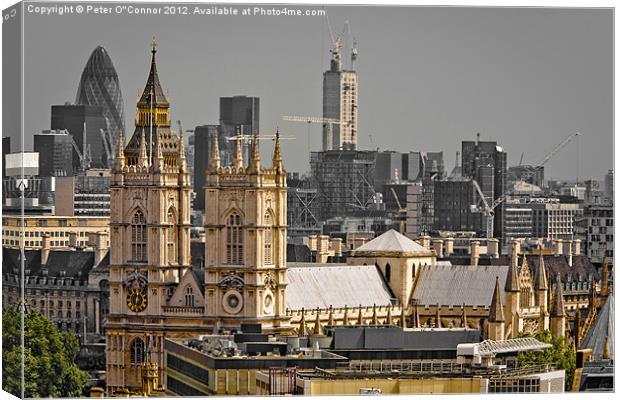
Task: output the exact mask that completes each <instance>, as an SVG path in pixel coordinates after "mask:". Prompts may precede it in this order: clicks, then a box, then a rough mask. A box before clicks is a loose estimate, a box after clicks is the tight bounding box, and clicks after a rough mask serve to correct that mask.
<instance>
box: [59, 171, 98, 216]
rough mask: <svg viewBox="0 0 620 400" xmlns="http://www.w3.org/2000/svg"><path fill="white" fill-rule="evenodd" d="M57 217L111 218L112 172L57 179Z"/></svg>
mask: <svg viewBox="0 0 620 400" xmlns="http://www.w3.org/2000/svg"><path fill="white" fill-rule="evenodd" d="M55 204H56V210H55V214H56V215H61V216H76V217H78V216H91V217H96V216H99V217H103V216H105V217H109V216H110V170H107V169H105V170H96V169H91V170H88V171H86V173H85V174H80V175H76V176H71V177H59V178H57V179H56V200H55Z"/></svg>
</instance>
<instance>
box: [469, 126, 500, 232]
mask: <svg viewBox="0 0 620 400" xmlns="http://www.w3.org/2000/svg"><path fill="white" fill-rule="evenodd" d="M461 157H462V174H463V176H464V177H466V178H471V179H474V180H475V181H476V182H478V185H480V189H481V190H482V193H483V194H484V196H485V198H486V200H487V203H488V204H492V203H493V201H494V200H496V199H498V198H500V197H501V196H502V195H503V194H504V193H506V181H507V179H506V178H507V175H508V155H507V153H506V152H505V151H504V150H503V148H502V147H500V146H498V144H497V142H494V141H488V142H487V141H480V134H478V138H477V139H476V141H463V142H462V143H461ZM503 208H504V205H503V204H500V205H499V206H498V207H496V208H495V210H494V211H495V217H494V224H493V236H494V237H495V238H498V239H502V237H501V235H502V230H503V224H504V216H503V214H504V213H503Z"/></svg>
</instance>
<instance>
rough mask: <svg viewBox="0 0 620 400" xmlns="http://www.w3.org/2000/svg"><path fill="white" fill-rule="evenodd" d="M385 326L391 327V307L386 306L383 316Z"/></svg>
mask: <svg viewBox="0 0 620 400" xmlns="http://www.w3.org/2000/svg"><path fill="white" fill-rule="evenodd" d="M385 325H392V305H389V306H388V309H387V315H386V316H385Z"/></svg>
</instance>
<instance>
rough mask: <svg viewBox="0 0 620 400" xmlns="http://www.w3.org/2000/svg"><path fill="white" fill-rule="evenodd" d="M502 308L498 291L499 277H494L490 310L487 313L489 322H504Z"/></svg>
mask: <svg viewBox="0 0 620 400" xmlns="http://www.w3.org/2000/svg"><path fill="white" fill-rule="evenodd" d="M504 321H505V320H504V307H503V306H502V297H501V292H500V289H499V277H495V291H494V292H493V299H492V300H491V310H490V312H489V322H504Z"/></svg>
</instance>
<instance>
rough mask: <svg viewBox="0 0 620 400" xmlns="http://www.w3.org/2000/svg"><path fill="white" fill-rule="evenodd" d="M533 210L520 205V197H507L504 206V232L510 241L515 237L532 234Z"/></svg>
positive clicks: (530, 235)
mask: <svg viewBox="0 0 620 400" xmlns="http://www.w3.org/2000/svg"><path fill="white" fill-rule="evenodd" d="M533 214H534V212H533V210H532V209H531V208H530V207H527V206H522V205H521V200H520V199H507V200H506V204H505V207H504V233H503V234H502V237H503V238H505V239H506V241H508V242H510V241H511V240H512V239H516V238H530V237H533V234H534V220H533V218H534V217H533Z"/></svg>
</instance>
